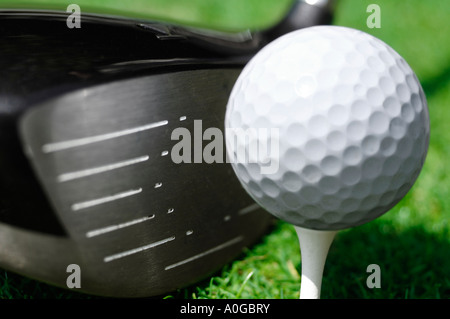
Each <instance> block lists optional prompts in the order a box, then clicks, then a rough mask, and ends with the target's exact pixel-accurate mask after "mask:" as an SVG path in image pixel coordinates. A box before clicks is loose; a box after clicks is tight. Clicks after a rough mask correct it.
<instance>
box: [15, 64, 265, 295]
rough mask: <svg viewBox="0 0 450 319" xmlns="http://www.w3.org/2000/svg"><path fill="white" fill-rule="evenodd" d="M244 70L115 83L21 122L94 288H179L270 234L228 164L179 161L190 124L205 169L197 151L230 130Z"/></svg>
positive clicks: (38, 109)
mask: <svg viewBox="0 0 450 319" xmlns="http://www.w3.org/2000/svg"><path fill="white" fill-rule="evenodd" d="M239 72H240V70H239V69H209V70H192V71H181V72H173V73H163V74H158V75H151V76H143V77H139V78H134V79H128V80H122V81H118V82H111V83H107V84H102V85H99V86H94V87H90V88H85V89H81V90H78V91H75V92H71V93H69V94H66V95H64V96H61V97H57V98H55V99H51V100H49V101H46V102H44V103H42V104H40V105H37V106H35V107H33V108H32V109H30V110H29V111H28V112H27V113H25V114H24V116H23V117H22V119H21V121H20V132H21V138H22V140H23V144H24V149H26V152H27V154H28V157H29V159H30V161H31V162H32V166H33V168H34V169H35V171H36V173H37V176H38V178H39V180H40V181H41V183H42V185H43V187H44V189H45V192H46V195H47V197H48V198H49V199H50V202H51V204H52V206H53V207H54V209H55V212H56V213H57V215H58V217H59V219H60V220H61V221H62V223H63V225H64V228H65V229H66V230H67V232H68V234H69V236H70V238H71V240H72V241H73V242H74V243H75V245H76V249H77V252H76V254H75V252H74V256H75V255H78V257H77V259H79V261H77V262H80V263H81V265H80V267H82V271H83V272H84V271H85V272H86V273H85V274H83V286H84V287H83V288H84V289H86V291H90V292H93V293H98V294H106V295H116V294H117V295H119V296H146V295H155V294H159V293H164V292H166V291H171V290H173V289H176V288H179V287H182V286H185V285H186V284H188V283H191V282H194V281H196V280H198V279H199V278H202V277H203V276H204V275H205V274H208V273H211V272H212V271H214V270H217V269H218V267H220V265H223V264H224V263H225V262H227V261H229V260H231V259H232V258H234V257H236V255H238V254H239V253H240V251H241V250H242V248H243V247H244V246H246V245H248V244H249V243H251V242H254V241H255V240H256V238H257V237H258V236H260V235H261V233H262V232H263V231H264V229H265V228H266V227H267V224H268V221H269V219H270V217H269V216H268V215H267V214H266V213H264V212H262V211H261V209H260V208H259V207H258V206H257V205H255V204H254V202H253V201H252V200H251V199H250V198H249V196H248V195H247V194H246V193H245V191H244V190H243V189H242V188H241V187H240V186H239V184H238V182H237V179H235V178H234V176H233V172H232V170H231V167H230V165H229V164H227V163H224V162H222V163H221V162H219V163H212V164H207V163H205V162H203V163H178V164H177V163H175V162H174V161H173V158H172V149H173V147H174V146H175V144H177V143H180V140H181V138H180V136H178V137H175V138H173V137H172V133H173V132H174V131H175V132H176V130H177V129H180V128H183V129H185V130H184V132H190V134H191V136H190V137H191V140H189V141H184V142H189V143H192V144H191V146H192V154H191V155H192V157H191V159H192V162H194V159H195V158H197V159H198V156H200V158H201V159H202V161H203V158H202V157H203V156H202V155H203V154H196V153H195V149H194V148H196V147H198V145H194V143H198V142H200V143H202V145H200V147H201V148H200V151H201V152H202V150H203V146H205V145H206V144H208V143H209V141H203V131H204V130H206V129H208V128H217V129H219V130H220V131H222V132H223V116H224V114H223V113H224V109H223V106H224V105H225V103H226V101H227V99H228V95H229V93H230V91H231V89H232V86H233V84H234V82H235V80H236V78H237V76H238V74H239ZM194 120H196V121H197V122H196V123H197V124H196V126H195V127H194ZM200 120H201V124H202V128H201V131H199V127H198V123H200V122H199V121H200ZM195 134H197V135H196V136H194V135H195ZM198 134H200V135H198ZM222 145H224V144H222ZM217 151H219V149H218V150H217ZM223 154H225V152H224V153H223ZM175 155H177V154H176V152H174V154H173V156H175ZM231 199H232V200H231ZM250 225H251V226H250ZM54 258H57V256H54ZM75 263H76V262H75ZM85 278H86V279H85ZM59 284H64V283H59ZM97 290H98V291H97Z"/></svg>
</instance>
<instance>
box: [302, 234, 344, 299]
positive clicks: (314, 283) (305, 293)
mask: <svg viewBox="0 0 450 319" xmlns="http://www.w3.org/2000/svg"><path fill="white" fill-rule="evenodd" d="M294 227H295V230H296V232H297V236H298V240H299V242H300V251H301V257H302V279H301V280H302V281H301V288H300V299H319V298H320V289H321V286H322V276H323V268H324V266H325V261H326V259H327V256H328V250H329V248H330V246H331V243H332V242H333V239H334V236H335V235H336V233H337V231H329V230H313V229H307V228H302V227H298V226H294Z"/></svg>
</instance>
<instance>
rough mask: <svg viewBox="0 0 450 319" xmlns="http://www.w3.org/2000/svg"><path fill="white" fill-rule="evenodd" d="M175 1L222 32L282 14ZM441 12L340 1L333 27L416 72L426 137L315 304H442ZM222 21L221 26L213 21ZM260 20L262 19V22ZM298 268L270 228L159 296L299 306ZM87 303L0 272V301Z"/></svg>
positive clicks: (287, 233)
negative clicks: (404, 191)
mask: <svg viewBox="0 0 450 319" xmlns="http://www.w3.org/2000/svg"><path fill="white" fill-rule="evenodd" d="M273 2H275V1H273ZM0 3H1V2H0ZM148 3H156V4H158V3H163V1H157V0H154V1H148ZM180 3H182V1H164V6H167V7H169V8H171V9H170V12H172V13H171V14H172V15H173V16H177V15H178V16H180V15H181V13H180V12H184V14H185V15H184V16H183V19H184V20H185V21H194V20H195V22H193V24H198V25H208V23H209V24H211V25H212V26H214V27H221V26H222V27H223V25H225V24H228V25H229V26H230V27H229V28H228V29H234V28H238V27H245V26H250V27H253V26H262V25H263V24H264V23H262V21H272V19H273V18H274V17H276V16H277V15H279V14H280V12H283V10H285V2H284V1H283V3H281V4H279V7H278V9H277V10H275V9H273V8H272V9H271V10H274V11H273V12H270V11H265V10H264V8H262V7H263V5H262V4H261V5H259V4H257V3H259V1H248V7H245V5H244V3H246V2H245V1H223V0H220V1H212V0H209V1H202V0H196V1H189V5H188V6H187V7H183V8H184V9H183V10H184V11H183V10H182V9H180V7H179V6H177V4H180ZM206 3H208V4H206ZM370 3H377V4H379V5H380V7H381V14H382V15H381V18H382V25H381V26H382V27H381V29H373V30H371V29H368V28H367V27H366V24H365V23H366V18H367V15H368V14H367V13H366V7H367V5H368V4H370ZM265 4H268V2H265ZM234 5H236V6H239V8H240V10H238V11H242V12H243V13H245V14H248V12H249V11H251V12H253V14H250V15H249V16H250V18H245V15H244V14H243V13H242V14H241V12H238V13H236V15H234V16H233V15H232V14H231V13H229V12H233V10H227V8H233V6H234ZM194 7H195V8H194ZM244 7H245V8H244ZM160 8H163V4H161V7H160ZM176 8H178V9H176ZM241 9H242V10H241ZM192 11H195V12H202V13H201V15H202V16H201V18H199V17H198V16H194V15H192V16H189V14H190V12H192ZM177 12H178V13H177ZM449 12H450V1H447V0H433V1H422V0H397V1H392V0H385V1H381V0H368V1H363V0H341V1H340V2H339V3H338V6H337V11H336V18H335V22H334V23H335V24H337V25H344V26H350V27H354V28H357V29H360V30H363V31H366V32H368V33H371V34H373V35H375V36H377V37H379V38H380V39H382V40H384V41H385V42H387V43H388V44H389V45H391V46H392V47H393V48H394V49H395V50H397V51H398V52H399V53H400V54H401V55H403V56H404V57H405V59H406V60H407V61H408V63H409V64H410V65H411V66H412V68H413V69H414V70H415V71H416V73H417V75H418V77H419V79H420V80H421V82H422V85H423V87H424V90H425V93H426V95H427V99H428V104H429V111H430V120H431V138H430V148H429V154H428V157H427V161H426V163H425V167H424V169H423V171H422V173H421V175H420V176H419V178H418V180H417V182H416V184H415V186H414V187H413V188H412V190H411V191H410V192H409V193H408V195H407V196H406V197H405V198H404V199H403V200H402V201H401V202H400V203H399V204H398V205H397V206H396V207H395V208H394V209H392V210H391V211H390V212H389V213H387V214H385V215H383V216H382V217H380V218H378V219H377V220H375V221H372V222H370V223H368V224H365V225H362V226H359V227H356V228H353V229H349V230H346V231H342V232H340V233H339V234H338V235H337V237H336V239H335V241H334V243H333V245H332V246H331V249H330V253H329V256H328V260H327V264H326V267H325V272H324V279H323V287H322V298H396V299H403V298H444V299H448V298H450V253H449V252H450V189H449V187H450V177H449V174H448V169H447V165H446V164H447V163H446V160H447V159H448V158H450V130H449V129H448V122H449V120H450V108H449V107H448V106H449V105H450V41H448V36H449V34H450V24H449V21H448V13H449ZM222 13H223V14H224V18H217V17H219V16H220V14H222ZM264 14H267V15H270V17H269V18H267V19H265V18H264V17H265V16H264ZM183 19H181V20H183ZM212 20H216V21H215V22H211V21H212ZM219 20H220V21H219ZM230 20H233V21H232V22H230ZM201 21H203V22H201ZM225 29H227V28H225ZM373 263H374V264H378V265H379V266H380V267H381V288H380V289H369V288H367V286H366V284H365V283H366V279H367V276H368V275H369V274H368V273H366V267H367V266H368V265H369V264H373ZM300 270H301V256H300V253H299V246H298V241H297V238H296V234H295V232H294V230H293V228H292V227H291V226H290V225H287V224H286V223H284V222H277V223H276V224H275V225H274V227H273V228H272V229H271V230H270V232H268V234H266V235H265V236H264V237H263V238H261V240H260V241H259V242H258V243H257V244H256V245H255V246H253V247H249V248H248V249H247V250H246V251H244V252H243V253H242V255H241V256H240V257H239V258H238V259H237V260H235V261H233V262H231V263H229V264H227V265H225V266H224V267H223V268H222V269H221V270H220V271H218V272H217V273H216V274H214V276H212V277H209V278H207V279H205V280H204V281H202V282H200V283H198V284H196V285H193V286H190V287H187V288H185V289H180V290H178V291H175V292H172V293H169V294H167V295H166V296H162V297H164V298H298V294H299V287H300V277H299V273H300ZM89 297H90V296H85V295H80V294H76V293H72V292H67V291H65V290H61V289H56V288H53V287H49V286H46V285H43V284H39V283H37V282H35V281H32V280H29V279H26V278H23V277H20V276H18V275H14V274H11V273H7V272H4V271H0V298H62V299H65V298H89Z"/></svg>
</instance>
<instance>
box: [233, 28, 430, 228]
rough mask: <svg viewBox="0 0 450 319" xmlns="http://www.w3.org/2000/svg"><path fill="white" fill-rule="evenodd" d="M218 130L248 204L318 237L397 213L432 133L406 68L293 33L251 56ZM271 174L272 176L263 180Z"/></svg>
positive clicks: (375, 44)
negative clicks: (222, 127)
mask: <svg viewBox="0 0 450 319" xmlns="http://www.w3.org/2000/svg"><path fill="white" fill-rule="evenodd" d="M225 128H226V146H227V154H228V157H229V159H230V161H231V163H232V166H233V168H234V170H235V172H236V175H237V176H238V178H239V180H240V182H241V183H242V185H243V187H244V188H245V189H246V190H247V192H248V193H249V194H250V195H251V196H252V197H253V198H254V200H255V201H256V202H257V203H259V204H260V205H261V206H262V207H264V208H266V210H268V211H269V212H271V213H272V214H274V215H275V216H277V217H279V218H281V219H283V220H285V221H287V222H290V223H292V224H294V225H297V226H300V227H304V228H310V229H317V230H339V229H344V228H349V227H353V226H357V225H360V224H363V223H366V222H368V221H370V220H372V219H375V218H376V217H378V216H380V215H381V214H384V213H385V212H386V211H388V210H389V209H390V208H392V207H393V206H394V205H395V204H397V203H398V201H400V199H402V197H403V196H405V194H406V193H407V192H408V191H409V190H410V188H411V187H412V185H413V184H414V182H415V180H416V179H417V177H418V175H419V173H420V171H421V168H422V166H423V164H424V161H425V157H426V153H427V150H428V142H429V131H430V128H429V115H428V108H427V103H426V99H425V95H424V92H423V90H422V87H421V85H420V82H419V81H418V79H417V77H416V75H415V74H414V72H413V71H412V69H411V68H410V66H409V65H408V64H407V63H406V62H405V60H404V59H403V58H402V57H401V56H400V55H399V54H398V53H396V52H395V51H394V50H393V49H392V48H391V47H389V46H388V45H387V44H385V43H384V42H382V41H381V40H379V39H377V38H375V37H373V36H371V35H369V34H367V33H364V32H362V31H359V30H354V29H350V28H346V27H337V26H317V27H311V28H307V29H302V30H299V31H294V32H292V33H290V34H287V35H285V36H282V37H280V38H278V39H277V40H275V41H274V42H272V43H270V44H268V45H267V46H266V47H264V48H263V49H262V50H261V51H260V52H259V53H258V54H257V55H255V57H254V58H253V59H252V60H251V61H250V62H249V63H248V64H247V66H246V67H245V68H244V70H243V71H242V73H241V75H240V76H239V78H238V80H237V82H236V83H235V86H234V88H233V91H232V93H231V95H230V99H229V102H228V105H227V111H226V116H225ZM264 130H266V131H265V132H264ZM248 132H252V133H251V134H250V133H248ZM230 133H233V134H230ZM263 133H264V134H263ZM275 133H276V134H275ZM274 143H276V144H274ZM264 145H265V146H264ZM252 146H255V147H252ZM262 146H264V147H262ZM274 146H276V147H274ZM261 148H262V149H261ZM239 152H243V153H241V155H242V154H244V155H245V156H239ZM268 165H272V167H275V168H276V169H272V170H271V171H270V172H264V169H263V168H264V167H266V168H267V166H268Z"/></svg>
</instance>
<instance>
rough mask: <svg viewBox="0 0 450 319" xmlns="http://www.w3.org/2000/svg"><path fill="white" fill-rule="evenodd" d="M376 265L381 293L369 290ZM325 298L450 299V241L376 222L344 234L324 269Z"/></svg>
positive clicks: (444, 236) (420, 229) (443, 236)
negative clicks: (378, 271)
mask: <svg viewBox="0 0 450 319" xmlns="http://www.w3.org/2000/svg"><path fill="white" fill-rule="evenodd" d="M370 264H377V265H379V266H380V272H381V288H373V289H369V288H368V287H367V285H366V280H367V277H368V276H370V275H371V272H366V269H367V266H368V265H370ZM322 298H401V299H402V298H413V299H415V298H428V299H431V298H443V299H447V298H450V236H449V233H448V231H446V232H444V233H442V234H439V235H435V234H430V233H427V232H426V231H425V230H424V228H423V227H420V226H416V227H413V228H408V229H407V230H405V231H402V232H396V231H395V229H394V228H393V227H392V226H391V225H390V224H389V223H388V222H380V221H377V222H373V223H369V224H366V225H363V226H360V227H356V228H354V229H350V230H347V231H343V232H341V233H339V234H338V235H337V237H336V239H335V242H334V243H333V245H332V247H331V249H330V252H329V256H328V260H327V264H326V266H325V272H324V279H323V285H322Z"/></svg>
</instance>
